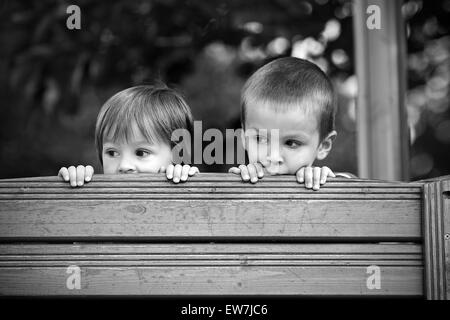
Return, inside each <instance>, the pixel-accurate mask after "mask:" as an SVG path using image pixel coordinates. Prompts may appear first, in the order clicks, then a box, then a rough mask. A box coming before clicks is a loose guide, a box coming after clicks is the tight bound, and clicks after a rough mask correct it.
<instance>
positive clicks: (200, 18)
mask: <svg viewBox="0 0 450 320" xmlns="http://www.w3.org/2000/svg"><path fill="white" fill-rule="evenodd" d="M71 4H76V5H78V6H79V7H80V8H81V30H68V29H67V27H66V19H67V17H68V16H69V15H68V14H67V13H66V8H67V7H68V6H69V5H71ZM402 11H403V16H404V20H405V23H406V27H407V28H406V29H407V40H408V87H409V89H408V93H407V106H406V107H407V110H408V122H409V125H410V131H411V141H412V144H411V149H410V150H411V161H410V162H411V178H412V179H421V178H427V177H435V176H439V175H445V174H449V173H450V152H449V151H450V110H449V47H450V36H449V27H448V21H450V20H449V18H450V16H449V15H450V0H433V1H422V0H409V1H405V2H404V4H403V10H402ZM0 26H1V29H0V30H1V31H0V87H1V90H0V103H1V116H0V143H1V144H0V155H1V158H0V178H9V177H25V176H41V175H56V173H57V171H58V169H59V168H60V167H61V166H67V165H77V164H93V165H94V167H95V169H96V172H101V168H100V166H99V162H98V160H97V158H96V153H95V149H94V126H95V119H96V115H97V113H98V110H99V109H100V107H101V105H102V104H103V103H104V102H105V101H106V99H107V98H108V97H109V96H111V95H112V94H114V93H115V92H117V91H119V90H122V89H124V88H126V87H130V86H133V85H137V84H142V83H152V82H154V81H155V80H162V81H165V82H167V83H168V84H169V85H170V86H172V87H175V88H177V89H178V90H180V91H181V92H182V93H183V94H184V96H185V98H186V100H187V101H188V103H189V104H190V106H191V108H192V110H193V113H194V116H195V118H196V119H197V120H202V121H203V129H204V130H205V129H207V128H219V129H221V130H225V129H226V128H238V127H239V91H240V89H241V87H242V85H243V83H244V82H245V79H246V78H247V77H248V76H249V75H250V74H251V73H252V72H253V71H255V70H256V69H257V68H258V67H260V66H261V65H263V64H265V63H267V62H268V61H270V60H271V59H274V58H277V57H281V56H288V55H294V56H298V57H303V58H308V59H310V60H312V61H314V62H316V63H317V64H318V65H319V66H321V67H322V68H323V69H324V70H325V71H326V72H327V73H328V74H329V75H330V77H331V78H332V79H333V81H334V83H335V85H336V88H337V90H338V92H339V110H338V117H337V129H338V133H339V134H338V139H337V140H336V143H335V147H334V149H333V151H332V154H331V156H330V157H329V158H328V159H327V160H326V161H325V162H324V163H322V164H326V165H329V166H331V167H332V168H333V169H334V170H335V171H349V172H354V173H357V165H356V159H357V158H356V157H357V155H356V149H355V112H356V110H355V109H356V108H357V106H356V105H355V97H356V95H357V87H356V78H355V76H354V73H355V70H354V57H353V49H354V48H353V46H354V45H358V44H354V43H353V30H352V8H351V2H350V1H347V0H310V1H300V0H270V1H269V0H245V1H242V0H229V1H223V0H208V1H200V0H183V1H182V0H164V1H162V0H161V1H158V0H153V1H126V0H121V1H88V0H84V1H82V0H80V1H71V2H68V1H56V0H42V1H12V0H3V1H0ZM200 167H201V170H202V171H226V170H227V169H228V167H229V165H220V164H217V165H211V166H206V165H201V166H200Z"/></svg>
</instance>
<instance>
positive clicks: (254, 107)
mask: <svg viewBox="0 0 450 320" xmlns="http://www.w3.org/2000/svg"><path fill="white" fill-rule="evenodd" d="M335 112H336V99H335V94H334V90H333V85H332V83H331V81H330V79H329V78H328V77H327V76H326V75H325V73H324V72H323V71H322V70H320V68H319V67H317V66H316V65H315V64H313V63H311V62H309V61H306V60H303V59H298V58H293V57H288V58H280V59H277V60H274V61H272V62H270V63H268V64H266V65H264V66H263V67H261V68H260V69H258V70H257V71H256V72H255V73H254V74H253V75H252V76H251V77H250V78H249V79H248V80H247V82H246V83H245V85H244V88H243V90H242V95H241V123H242V128H243V133H244V134H243V137H242V140H243V143H244V148H245V149H246V151H247V154H248V159H249V164H248V165H240V166H239V168H237V167H233V168H231V169H230V171H229V172H232V173H235V174H240V175H241V177H242V179H243V180H244V181H251V182H252V183H256V182H257V181H258V178H262V177H263V176H264V173H268V174H270V175H277V174H295V175H296V177H297V181H298V182H299V183H303V182H304V183H305V187H306V188H308V189H310V188H312V189H313V190H319V189H320V185H321V184H324V183H325V182H326V180H327V178H328V177H336V175H337V174H334V173H333V171H332V170H331V169H330V168H328V167H313V166H312V165H313V162H314V161H315V160H316V159H317V160H323V159H325V158H326V156H327V155H328V153H329V152H330V151H331V148H332V144H333V140H334V139H335V138H336V135H337V133H336V131H335V128H334V118H335ZM338 175H339V176H344V177H348V178H350V177H351V175H347V174H338Z"/></svg>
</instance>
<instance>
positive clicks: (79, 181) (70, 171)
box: [58, 165, 94, 187]
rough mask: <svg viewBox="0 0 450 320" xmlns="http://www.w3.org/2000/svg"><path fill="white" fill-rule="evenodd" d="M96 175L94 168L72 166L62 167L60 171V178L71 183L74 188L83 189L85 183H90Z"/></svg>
mask: <svg viewBox="0 0 450 320" xmlns="http://www.w3.org/2000/svg"><path fill="white" fill-rule="evenodd" d="M93 174H94V168H93V167H92V166H86V167H85V166H81V165H80V166H78V167H76V168H75V167H74V166H70V167H69V168H66V167H62V168H61V169H59V172H58V177H61V178H62V179H63V180H64V181H67V182H69V183H70V185H71V186H72V187H76V186H79V187H81V186H82V185H83V184H84V182H89V181H91V179H92V175H93Z"/></svg>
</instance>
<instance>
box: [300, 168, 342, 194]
mask: <svg viewBox="0 0 450 320" xmlns="http://www.w3.org/2000/svg"><path fill="white" fill-rule="evenodd" d="M296 176H297V181H298V182H299V183H303V182H304V183H305V188H306V189H311V188H312V189H313V190H319V189H320V185H322V184H324V183H325V182H327V178H328V177H333V178H334V177H336V176H335V174H334V173H333V171H331V169H330V168H328V167H303V168H300V169H299V170H298V171H297V173H296Z"/></svg>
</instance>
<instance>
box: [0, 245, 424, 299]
mask: <svg viewBox="0 0 450 320" xmlns="http://www.w3.org/2000/svg"><path fill="white" fill-rule="evenodd" d="M0 255H1V261H0V283H1V284H2V285H1V286H0V295H8V296H11V295H19V296H20V295H308V296H309V295H313V296H314V295H316V296H328V295H332V296H356V295H368V296H370V295H394V296H421V295H423V286H422V282H423V275H422V272H423V260H422V252H421V246H420V245H416V244H342V245H337V244H336V245H329V244H322V245H319V244H267V243H264V244H248V245H247V244H188V245H187V244H170V245H169V244H155V245H148V244H137V245H136V244H122V245H117V244H110V245H108V244H102V245H98V244H77V245H69V244H67V245H62V244H60V245H38V244H35V245H30V244H26V245H6V244H3V245H1V246H0ZM20 256H22V257H24V258H25V259H18V257H20ZM69 266H77V267H79V268H80V272H81V273H80V275H81V289H80V290H76V289H75V290H69V289H67V287H66V281H67V278H68V277H69V274H68V273H66V271H67V268H68V267H69ZM369 266H378V267H380V270H381V287H380V289H368V287H367V279H368V277H369V276H370V274H368V273H367V268H368V267H369Z"/></svg>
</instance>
